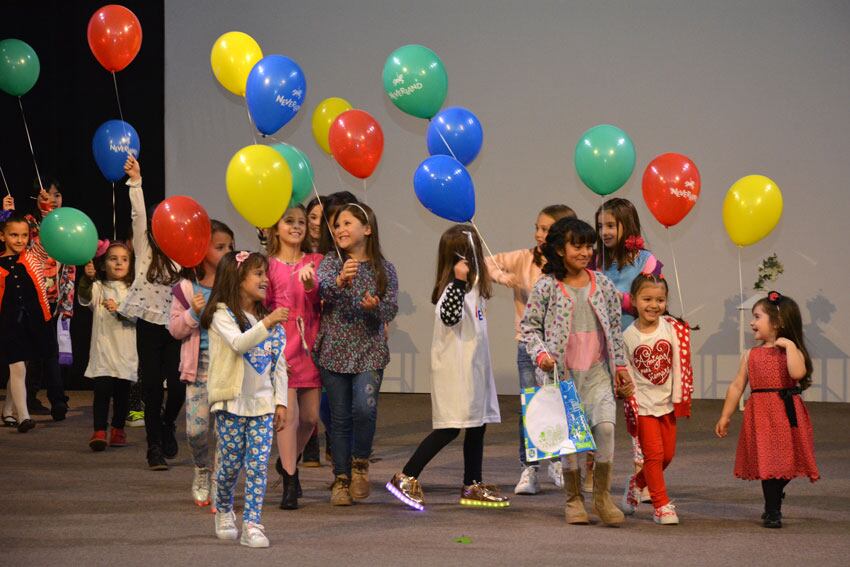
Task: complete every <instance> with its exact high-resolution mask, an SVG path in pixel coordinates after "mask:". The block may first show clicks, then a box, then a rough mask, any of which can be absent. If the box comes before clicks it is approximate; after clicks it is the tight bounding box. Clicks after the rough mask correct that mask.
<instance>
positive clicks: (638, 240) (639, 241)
mask: <svg viewBox="0 0 850 567" xmlns="http://www.w3.org/2000/svg"><path fill="white" fill-rule="evenodd" d="M643 245H644V241H643V237H642V236H634V235H633V236H630V237H628V238H627V239H626V250H643Z"/></svg>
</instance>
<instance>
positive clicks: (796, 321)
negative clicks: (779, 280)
mask: <svg viewBox="0 0 850 567" xmlns="http://www.w3.org/2000/svg"><path fill="white" fill-rule="evenodd" d="M756 307H761V308H762V310H763V311H764V312H765V313H767V317H768V319H769V320H770V324H771V325H773V326H774V327H775V328H776V336H777V337H778V338H782V339H788V340H789V341H791V342H792V343H794V344H795V345H796V346H797V348H798V349H799V350H800V352H801V353H803V360H805V362H806V375H805V376H804V377H803V379H802V380H800V388H801V389H803V390H805V389H806V388H808V387H809V386H811V385H812V371H813V366H812V359H811V357H810V356H809V351H808V350H807V349H806V343H805V341H804V340H803V317H802V315H800V307H799V306H798V305H797V302H796V301H794V300H793V299H791V298H790V297H788V296H787V295H782V294H781V293H779V292H776V291H771V292H770V293H768V294H767V297H763V298H761V299H759V300H758V301H756V304H755V305H753V311H755V309H756Z"/></svg>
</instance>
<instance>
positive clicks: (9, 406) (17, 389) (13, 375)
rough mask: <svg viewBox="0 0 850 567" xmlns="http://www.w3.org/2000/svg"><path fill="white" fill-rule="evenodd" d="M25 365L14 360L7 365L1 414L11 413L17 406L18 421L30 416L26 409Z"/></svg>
mask: <svg viewBox="0 0 850 567" xmlns="http://www.w3.org/2000/svg"><path fill="white" fill-rule="evenodd" d="M26 378H27V365H26V363H24V362H14V363H12V364H10V365H9V385H8V386H7V388H6V405H5V406H4V407H3V415H4V416H7V415H12V413H13V412H14V411H15V409H16V408H17V410H18V412H17V413H18V421H19V422H21V421H24V420H25V419H29V418H30V412H29V411H27V383H26Z"/></svg>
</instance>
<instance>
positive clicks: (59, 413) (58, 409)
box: [50, 402, 68, 421]
mask: <svg viewBox="0 0 850 567" xmlns="http://www.w3.org/2000/svg"><path fill="white" fill-rule="evenodd" d="M67 413H68V404H66V403H65V402H59V403H56V404H53V405H52V406H51V408H50V415H51V417H53V421H62V420H64V419H65V415H66V414H67Z"/></svg>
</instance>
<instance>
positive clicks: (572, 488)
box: [563, 469, 590, 524]
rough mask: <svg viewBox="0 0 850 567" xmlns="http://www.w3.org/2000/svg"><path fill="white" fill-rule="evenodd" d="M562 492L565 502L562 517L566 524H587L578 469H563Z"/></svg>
mask: <svg viewBox="0 0 850 567" xmlns="http://www.w3.org/2000/svg"><path fill="white" fill-rule="evenodd" d="M563 474H564V492H566V493H567V502H566V504H565V505H564V516H566V518H567V523H568V524H589V523H590V519H589V518H588V517H587V510H585V509H584V496H582V494H581V474H580V472H579V470H578V469H576V470H572V471H571V470H566V469H564V472H563Z"/></svg>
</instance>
